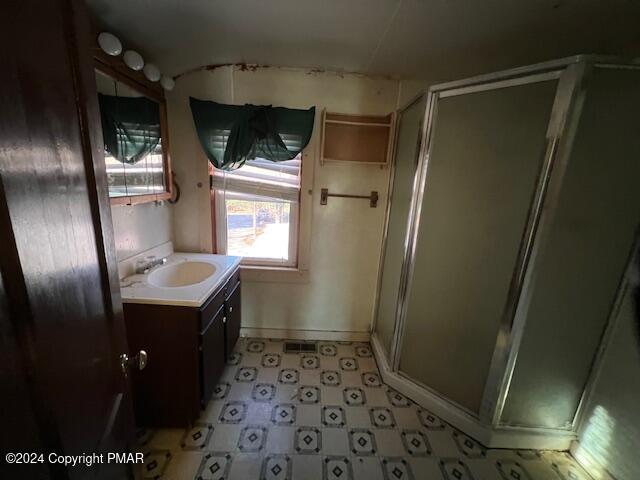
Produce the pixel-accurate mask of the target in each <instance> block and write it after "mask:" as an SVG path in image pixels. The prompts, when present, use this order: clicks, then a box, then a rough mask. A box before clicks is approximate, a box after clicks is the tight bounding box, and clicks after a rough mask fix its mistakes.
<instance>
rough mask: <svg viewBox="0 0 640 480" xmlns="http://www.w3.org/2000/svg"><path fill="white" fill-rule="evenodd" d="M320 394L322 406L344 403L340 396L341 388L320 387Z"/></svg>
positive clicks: (341, 395)
mask: <svg viewBox="0 0 640 480" xmlns="http://www.w3.org/2000/svg"><path fill="white" fill-rule="evenodd" d="M320 394H321V396H322V403H323V404H324V405H336V404H341V403H344V397H343V394H342V387H326V386H322V387H320Z"/></svg>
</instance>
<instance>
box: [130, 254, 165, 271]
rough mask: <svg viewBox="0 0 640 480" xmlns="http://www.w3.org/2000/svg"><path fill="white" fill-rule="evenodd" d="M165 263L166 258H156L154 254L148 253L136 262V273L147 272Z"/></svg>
mask: <svg viewBox="0 0 640 480" xmlns="http://www.w3.org/2000/svg"><path fill="white" fill-rule="evenodd" d="M165 263H167V258H166V257H162V258H156V257H155V256H154V255H150V256H148V257H145V258H144V259H142V258H141V259H140V260H138V261H137V262H136V273H137V274H138V275H139V274H143V273H149V272H150V271H151V269H152V268H154V267H157V266H158V265H164V264H165Z"/></svg>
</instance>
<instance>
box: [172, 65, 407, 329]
mask: <svg viewBox="0 0 640 480" xmlns="http://www.w3.org/2000/svg"><path fill="white" fill-rule="evenodd" d="M417 88H419V87H417V86H411V87H409V88H408V89H406V90H405V92H401V89H400V82H398V81H395V80H389V79H380V78H368V77H364V76H359V75H347V74H344V75H343V74H335V73H326V72H310V71H306V70H295V69H282V68H264V69H257V70H255V71H252V70H242V69H240V68H238V67H223V68H218V69H216V70H213V71H200V72H196V73H193V74H189V75H187V76H185V77H182V78H180V79H178V81H177V82H176V88H175V89H174V90H173V91H172V92H171V93H170V94H169V95H168V107H169V126H170V136H171V142H172V149H171V150H172V162H173V168H174V170H175V172H176V173H177V174H178V177H177V180H178V182H179V184H180V187H181V189H182V198H181V200H180V202H179V203H178V204H177V205H176V206H175V207H174V209H175V211H174V219H175V221H174V242H175V249H176V251H205V252H206V251H210V249H211V221H210V204H209V193H208V189H207V186H208V177H207V159H206V158H205V156H204V153H203V151H202V149H201V147H200V144H199V143H198V140H197V137H196V134H195V130H194V127H193V120H192V117H191V112H190V110H189V105H188V97H189V96H194V97H197V98H200V99H208V100H215V101H219V102H224V103H236V104H244V103H255V104H273V105H277V106H284V107H290V108H308V107H310V106H312V105H315V106H316V108H317V112H318V117H317V118H316V127H315V129H314V134H313V137H312V139H311V142H310V144H309V146H308V147H307V149H306V153H307V154H308V156H307V158H306V160H305V161H309V162H314V179H313V193H312V195H313V207H312V227H311V238H312V240H311V253H310V257H311V258H310V268H309V280H308V282H307V283H266V282H245V283H244V286H243V326H245V327H254V328H277V329H303V330H333V331H351V332H366V331H368V330H369V328H370V324H371V317H372V311H373V301H374V291H375V286H376V281H377V275H378V263H379V256H380V245H381V241H382V229H383V223H384V213H385V204H386V201H387V195H386V194H387V183H388V175H389V170H388V169H386V168H385V169H381V168H379V167H375V166H365V165H360V166H357V165H356V166H354V165H342V164H327V165H324V166H320V165H319V161H318V152H319V145H318V144H319V133H320V128H319V124H318V118H319V115H320V111H321V110H322V109H323V108H326V109H328V110H329V111H336V112H344V113H360V114H372V115H375V114H387V113H389V112H391V111H393V110H395V109H396V107H397V105H398V102H399V100H400V99H401V98H403V97H405V96H409V95H411V94H412V91H413V92H415V91H417V90H416V89H417ZM403 93H404V95H403ZM199 183H200V184H201V186H198V184H199ZM321 188H328V189H329V190H330V191H336V192H343V193H356V194H367V193H368V192H369V191H371V190H377V191H378V192H379V194H380V203H379V206H378V208H375V209H372V208H369V206H368V204H367V202H366V201H365V200H350V199H330V200H329V204H328V205H327V206H324V207H322V206H320V205H319V195H320V189H321ZM303 195H308V192H303Z"/></svg>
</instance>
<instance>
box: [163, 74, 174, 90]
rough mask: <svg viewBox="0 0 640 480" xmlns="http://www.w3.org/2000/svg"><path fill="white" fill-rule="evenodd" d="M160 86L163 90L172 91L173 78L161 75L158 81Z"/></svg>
mask: <svg viewBox="0 0 640 480" xmlns="http://www.w3.org/2000/svg"><path fill="white" fill-rule="evenodd" d="M160 85H162V88H164V89H165V90H167V91H170V90H173V87H175V86H176V82H175V80H174V79H173V78H171V77H167V76H164V75H163V76H162V78H161V79H160Z"/></svg>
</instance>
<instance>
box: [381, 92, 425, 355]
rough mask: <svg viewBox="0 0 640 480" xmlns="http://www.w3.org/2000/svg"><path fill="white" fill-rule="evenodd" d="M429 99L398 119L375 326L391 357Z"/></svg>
mask: <svg viewBox="0 0 640 480" xmlns="http://www.w3.org/2000/svg"><path fill="white" fill-rule="evenodd" d="M425 97H426V95H425V96H422V97H421V98H420V99H418V100H416V101H415V102H414V103H412V104H411V105H409V106H408V107H407V108H406V109H405V110H404V111H402V112H401V113H400V115H399V118H398V132H397V137H396V155H395V159H394V167H393V180H392V184H391V185H392V186H391V191H390V206H389V214H388V215H389V217H388V221H387V232H386V241H385V244H384V252H383V260H382V266H381V277H380V287H379V292H378V305H377V311H376V324H375V325H376V326H375V331H376V334H377V336H378V339H379V340H380V343H381V344H382V346H383V348H384V349H385V352H386V353H387V355H389V353H390V352H391V343H392V340H393V334H394V329H395V323H396V306H397V303H398V285H399V283H400V275H401V270H402V261H403V255H404V243H405V239H406V236H407V226H408V221H409V207H410V205H411V194H412V189H413V180H414V176H415V172H416V167H417V164H418V153H419V152H418V151H419V149H420V133H421V129H422V121H423V118H424V113H425Z"/></svg>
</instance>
